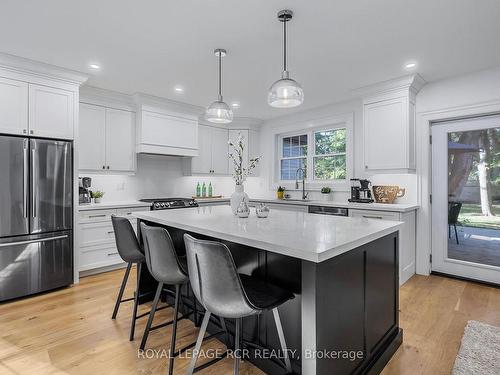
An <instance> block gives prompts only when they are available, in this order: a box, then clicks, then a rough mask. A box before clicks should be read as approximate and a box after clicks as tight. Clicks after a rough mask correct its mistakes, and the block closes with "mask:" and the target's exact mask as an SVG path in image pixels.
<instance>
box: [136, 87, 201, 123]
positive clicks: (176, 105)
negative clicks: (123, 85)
mask: <svg viewBox="0 0 500 375" xmlns="http://www.w3.org/2000/svg"><path fill="white" fill-rule="evenodd" d="M132 97H133V100H134V102H135V104H136V105H137V107H138V108H139V107H141V108H142V107H155V108H158V109H161V110H165V111H173V112H177V113H184V114H189V115H192V116H196V117H197V118H198V116H199V115H200V113H203V112H204V108H203V107H200V106H196V105H192V104H188V103H184V102H178V101H175V100H171V99H166V98H162V97H159V96H154V95H149V94H144V93H140V92H139V93H135V94H134V95H132Z"/></svg>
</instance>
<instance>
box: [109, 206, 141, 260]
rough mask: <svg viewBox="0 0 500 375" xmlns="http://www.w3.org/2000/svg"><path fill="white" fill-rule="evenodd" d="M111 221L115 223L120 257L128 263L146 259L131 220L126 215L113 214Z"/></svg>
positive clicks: (114, 227)
mask: <svg viewBox="0 0 500 375" xmlns="http://www.w3.org/2000/svg"><path fill="white" fill-rule="evenodd" d="M111 222H112V223H113V230H114V232H115V240H116V248H117V249H118V253H119V254H120V257H121V258H122V259H123V260H124V261H125V262H127V263H128V262H138V261H141V260H144V254H143V253H142V251H141V247H140V245H139V241H137V236H136V235H135V232H134V229H133V228H132V224H130V221H129V220H128V219H127V218H125V217H120V216H115V215H113V216H111Z"/></svg>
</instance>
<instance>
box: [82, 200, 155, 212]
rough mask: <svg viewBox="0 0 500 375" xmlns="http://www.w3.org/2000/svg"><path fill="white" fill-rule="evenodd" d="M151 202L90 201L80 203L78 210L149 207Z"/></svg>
mask: <svg viewBox="0 0 500 375" xmlns="http://www.w3.org/2000/svg"><path fill="white" fill-rule="evenodd" d="M150 205H151V203H147V202H140V201H116V202H102V203H88V204H80V205H78V211H88V210H106V209H112V208H125V207H144V208H146V207H149V206H150Z"/></svg>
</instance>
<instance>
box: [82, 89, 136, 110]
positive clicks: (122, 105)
mask: <svg viewBox="0 0 500 375" xmlns="http://www.w3.org/2000/svg"><path fill="white" fill-rule="evenodd" d="M80 102H81V103H88V104H94V105H101V106H104V107H110V108H116V109H123V110H127V111H132V112H135V111H136V109H137V106H136V104H135V102H134V98H133V97H132V95H128V94H124V93H121V92H117V91H112V90H107V89H102V88H99V87H95V86H89V85H83V86H81V87H80Z"/></svg>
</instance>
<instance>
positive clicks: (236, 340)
mask: <svg viewBox="0 0 500 375" xmlns="http://www.w3.org/2000/svg"><path fill="white" fill-rule="evenodd" d="M240 335H241V318H238V319H236V334H235V336H234V354H235V356H234V369H233V374H234V375H238V374H239V373H240V355H241V353H240V349H241V346H240V344H241V342H240Z"/></svg>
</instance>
